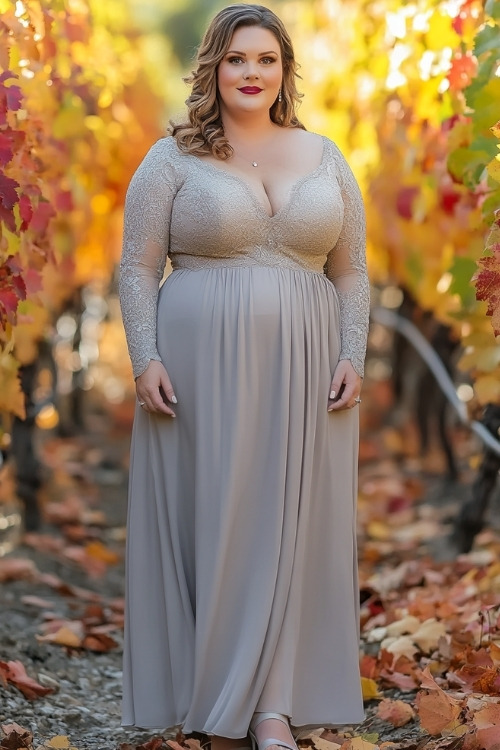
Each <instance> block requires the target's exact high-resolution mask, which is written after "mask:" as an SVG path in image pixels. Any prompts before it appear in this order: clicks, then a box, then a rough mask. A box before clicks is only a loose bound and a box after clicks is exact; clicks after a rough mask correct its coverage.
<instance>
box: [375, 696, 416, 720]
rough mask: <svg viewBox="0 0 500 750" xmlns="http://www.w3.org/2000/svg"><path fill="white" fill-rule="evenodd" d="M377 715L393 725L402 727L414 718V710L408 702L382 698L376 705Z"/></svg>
mask: <svg viewBox="0 0 500 750" xmlns="http://www.w3.org/2000/svg"><path fill="white" fill-rule="evenodd" d="M377 716H378V718H379V719H382V721H388V722H389V723H390V724H392V725H393V726H394V727H403V726H404V725H405V724H408V722H409V721H411V720H412V719H413V718H415V712H414V710H413V708H412V707H411V706H410V705H409V703H405V702H404V701H402V700H391V699H390V698H384V699H383V700H382V701H381V702H380V703H379V705H378V708H377Z"/></svg>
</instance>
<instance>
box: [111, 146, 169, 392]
mask: <svg viewBox="0 0 500 750" xmlns="http://www.w3.org/2000/svg"><path fill="white" fill-rule="evenodd" d="M165 150H166V146H165V140H160V141H158V142H157V143H155V144H154V146H152V148H151V149H150V150H149V152H148V153H147V154H146V156H145V158H144V160H143V161H142V163H141V164H140V165H139V167H138V169H137V171H136V172H135V174H134V176H133V177H132V180H131V182H130V185H129V187H128V190H127V196H126V199H125V220H124V231H123V251H122V257H121V263H120V284H119V289H120V305H121V309H122V316H123V325H124V327H125V334H126V337H127V344H128V349H129V354H130V359H131V360H132V369H133V372H134V377H135V378H136V377H138V375H140V374H141V373H142V372H144V370H145V369H146V367H147V366H148V364H149V362H150V360H152V359H156V360H160V359H161V357H160V355H159V354H158V350H157V348H156V307H157V301H158V290H159V285H160V281H161V279H162V276H163V271H164V268H165V263H166V258H167V252H168V244H169V226H170V215H171V212H172V201H173V198H174V195H175V193H176V190H177V188H176V180H175V172H174V169H173V167H172V166H171V165H169V162H168V159H166V158H165V156H166V155H165Z"/></svg>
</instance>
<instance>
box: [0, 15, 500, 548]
mask: <svg viewBox="0 0 500 750" xmlns="http://www.w3.org/2000/svg"><path fill="white" fill-rule="evenodd" d="M224 4H225V3H221V2H218V0H168V2H165V0H163V1H162V0H52V1H51V2H49V0H15V1H14V0H0V11H1V20H0V65H1V68H2V74H1V77H0V164H1V166H2V172H1V175H0V230H1V238H0V418H1V422H0V446H1V451H2V453H1V455H2V467H1V468H0V477H1V484H0V555H1V554H6V553H8V552H9V551H11V550H12V548H13V547H15V545H16V544H17V543H18V541H19V539H20V532H21V528H22V525H23V524H24V527H25V529H26V530H27V531H37V530H38V531H39V530H40V529H41V528H42V526H43V524H44V523H47V522H49V523H50V521H51V518H50V513H48V511H47V508H48V507H51V506H50V502H51V501H52V500H53V498H54V492H56V490H54V488H52V489H51V490H50V492H49V499H47V492H48V491H47V487H48V486H50V483H51V482H53V481H54V476H55V475H56V474H57V472H56V471H55V469H54V466H55V464H57V459H55V458H54V456H56V457H57V456H59V457H60V461H63V460H64V461H66V460H67V456H68V454H69V455H70V456H73V457H74V454H75V453H76V454H77V455H78V456H79V462H81V463H78V466H79V468H78V471H79V472H80V473H83V474H85V473H86V472H89V471H90V474H91V477H92V478H93V480H95V481H97V482H98V481H101V482H104V484H105V485H106V483H110V484H113V482H115V483H116V484H117V486H118V490H117V495H119V497H120V501H119V503H120V508H121V510H120V512H119V513H118V516H119V519H120V523H121V522H122V521H123V514H124V508H125V499H124V498H125V494H126V493H125V479H124V477H125V475H126V468H127V467H126V461H127V459H126V456H127V450H128V434H129V432H130V427H131V420H132V415H133V408H134V387H133V380H132V376H131V369H130V364H129V360H128V355H127V351H126V345H125V339H124V333H123V329H122V325H121V320H120V313H119V305H118V301H117V262H118V259H119V255H120V245H121V232H122V219H123V203H124V195H125V192H126V188H127V185H128V182H129V180H130V177H131V175H132V174H133V172H134V170H135V168H136V167H137V165H138V164H139V162H140V161H141V159H142V157H143V156H144V154H145V153H146V151H147V150H148V148H149V147H150V146H151V144H152V143H153V142H154V141H155V140H156V139H157V138H159V137H161V136H162V135H163V134H164V133H165V131H166V127H167V124H168V121H169V119H170V118H174V119H176V118H179V117H182V114H183V108H184V104H183V102H184V100H185V98H186V96H187V87H186V85H185V84H184V83H183V80H182V77H183V75H185V74H186V73H187V72H188V71H189V70H190V66H191V65H192V62H193V58H194V55H195V52H196V47H197V44H198V43H199V40H200V37H201V34H202V32H203V29H204V28H205V27H206V24H207V21H208V20H209V19H210V17H211V16H212V15H213V14H214V13H215V12H216V11H217V10H218V9H219V8H221V7H223V5H224ZM270 5H271V7H272V8H273V9H274V10H275V11H276V12H277V13H278V14H279V15H280V16H281V17H282V18H283V20H284V22H285V24H286V25H287V27H288V29H289V31H290V33H291V36H292V39H293V40H294V45H295V50H296V56H297V58H298V60H299V62H300V64H301V68H300V74H301V77H302V80H301V81H300V87H301V89H302V91H303V92H304V94H305V96H304V99H303V104H302V106H301V109H300V118H301V119H302V121H303V122H304V123H305V125H306V127H307V128H308V129H311V130H314V131H317V132H320V133H323V134H326V135H327V136H329V137H331V138H333V139H334V140H335V141H336V142H337V143H338V144H339V146H340V147H341V149H342V150H343V151H344V153H345V155H346V157H347V159H348V161H349V162H350V164H351V166H352V168H353V170H354V172H355V174H356V176H357V178H358V180H359V182H360V185H361V188H362V191H363V194H364V197H365V203H366V209H367V216H368V261H369V271H370V277H371V281H372V285H373V290H372V291H373V310H372V324H371V333H370V340H369V352H368V363H367V378H366V384H365V395H364V403H363V409H362V410H361V415H362V427H363V432H362V434H363V439H362V445H361V462H362V468H363V467H368V469H367V471H369V472H371V476H372V475H373V472H375V474H376V475H377V477H379V479H380V477H383V478H384V481H385V480H386V479H387V477H392V478H395V481H399V480H401V478H402V477H403V479H404V477H405V476H406V477H407V476H411V477H413V478H416V477H418V481H421V480H425V479H426V478H429V477H431V478H434V479H438V480H439V482H438V484H437V485H436V483H435V482H434V484H433V485H432V488H434V489H433V490H432V491H434V492H435V494H436V496H437V498H438V500H442V499H443V498H444V499H445V500H446V499H449V495H450V490H449V488H450V487H452V488H453V489H452V491H451V492H452V494H453V498H454V500H455V501H456V500H457V498H458V499H460V500H461V499H464V500H466V499H467V497H468V496H471V494H474V493H475V501H474V502H473V503H472V505H470V503H469V508H468V510H464V504H463V503H462V504H460V508H458V509H457V510H456V512H454V516H455V519H456V518H458V517H459V515H460V512H462V514H464V513H465V516H464V517H463V518H462V527H461V528H459V529H458V531H457V530H455V531H457V533H458V534H459V537H460V534H462V537H461V538H459V543H458V548H459V549H461V550H465V549H467V548H470V546H471V545H472V543H473V539H474V537H475V535H476V534H477V533H478V532H479V531H480V530H481V528H482V527H483V525H484V520H485V517H486V516H485V514H486V508H487V506H488V504H490V505H491V502H490V501H491V496H492V495H494V489H495V483H496V477H497V474H498V468H499V463H498V461H499V455H500V449H499V443H498V427H499V425H500V418H499V414H500V412H499V407H498V405H499V403H500V377H499V375H500V346H499V343H498V340H497V339H496V338H495V336H496V334H498V332H499V328H500V307H499V300H500V284H499V279H500V226H499V224H500V220H499V215H498V214H496V215H495V211H496V210H497V209H498V208H499V206H500V161H499V157H498V153H499V152H498V148H499V139H500V125H499V124H498V122H497V121H498V120H499V117H500V111H499V109H500V108H499V102H500V77H499V53H500V5H499V3H498V2H495V1H494V0H487V1H486V2H482V1H480V0H416V1H415V2H404V3H403V2H397V1H396V0H281V1H278V0H276V1H275V2H272V3H271V4H270ZM61 456H62V457H63V458H61ZM54 461H55V464H54ZM51 462H52V463H51ZM66 471H68V469H66ZM78 471H77V473H78ZM372 478H373V477H372ZM391 481H392V479H391ZM474 483H476V485H478V486H475V484H474ZM63 484H64V482H63ZM436 487H437V488H438V489H436ZM432 488H431V489H432ZM361 489H362V488H361ZM56 494H57V493H56ZM60 494H61V498H60V500H61V502H63V501H65V500H67V498H66V496H65V494H64V492H60ZM389 494H390V493H389ZM416 494H417V496H418V495H419V493H416ZM424 494H425V493H424ZM469 499H470V497H469ZM382 505H383V504H382ZM61 507H62V506H59V512H61V510H60V509H61ZM79 508H80V510H74V513H76V520H79V521H81V517H80V516H81V513H83V511H82V508H81V507H80V506H79ZM378 512H379V515H380V517H379V518H378V521H379V522H380V523H381V524H382V527H383V526H384V524H385V523H386V522H387V515H388V510H387V507H385V506H383V507H381V508H380V509H379V511H378ZM79 514H80V515H79ZM63 515H64V514H63ZM70 516H71V513H70ZM52 520H53V519H52ZM73 520H75V519H73ZM377 529H378V530H377ZM372 531H373V533H374V534H375V537H376V535H377V533H378V534H379V535H380V534H382V536H383V535H384V534H387V533H388V532H387V531H386V530H384V529H383V528H382V530H381V527H377V526H376V525H375V526H373V528H372ZM464 535H465V536H464Z"/></svg>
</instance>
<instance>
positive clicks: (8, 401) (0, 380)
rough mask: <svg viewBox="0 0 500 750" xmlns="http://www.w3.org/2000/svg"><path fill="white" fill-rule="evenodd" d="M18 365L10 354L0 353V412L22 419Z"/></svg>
mask: <svg viewBox="0 0 500 750" xmlns="http://www.w3.org/2000/svg"><path fill="white" fill-rule="evenodd" d="M18 367H19V365H18V363H17V362H16V360H15V359H14V357H13V356H12V355H11V354H8V353H7V352H5V351H4V352H2V353H0V411H5V412H7V413H10V414H15V415H16V416H17V417H20V418H21V419H24V417H25V415H26V412H25V406H24V393H23V392H22V390H21V383H20V380H19V378H18V374H17V373H18Z"/></svg>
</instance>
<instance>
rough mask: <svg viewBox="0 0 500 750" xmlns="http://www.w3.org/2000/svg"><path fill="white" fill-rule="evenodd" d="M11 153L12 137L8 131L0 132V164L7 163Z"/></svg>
mask: <svg viewBox="0 0 500 750" xmlns="http://www.w3.org/2000/svg"><path fill="white" fill-rule="evenodd" d="M13 155H14V151H13V147H12V138H10V137H9V133H8V132H3V133H0V164H1V165H2V166H5V164H8V163H9V161H10V160H11V159H12V157H13Z"/></svg>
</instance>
